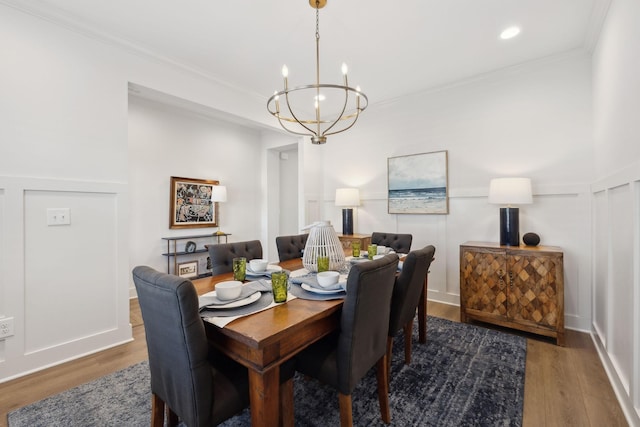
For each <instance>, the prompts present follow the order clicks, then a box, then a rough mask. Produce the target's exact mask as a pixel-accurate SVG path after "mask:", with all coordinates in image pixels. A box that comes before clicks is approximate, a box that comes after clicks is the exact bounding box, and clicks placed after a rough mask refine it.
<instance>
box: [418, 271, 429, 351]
mask: <svg viewBox="0 0 640 427" xmlns="http://www.w3.org/2000/svg"><path fill="white" fill-rule="evenodd" d="M428 287H429V272H427V275H426V276H425V277H424V284H423V285H422V293H421V294H420V303H419V304H418V339H419V341H420V342H421V343H422V344H424V343H426V342H427V289H428Z"/></svg>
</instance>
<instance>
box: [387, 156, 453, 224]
mask: <svg viewBox="0 0 640 427" xmlns="http://www.w3.org/2000/svg"><path fill="white" fill-rule="evenodd" d="M387 168H388V169H387V170H388V191H389V195H388V199H387V200H388V211H389V213H390V214H448V213H449V185H448V171H447V151H446V150H445V151H434V152H432V153H422V154H411V155H408V156H399V157H390V158H388V159H387Z"/></svg>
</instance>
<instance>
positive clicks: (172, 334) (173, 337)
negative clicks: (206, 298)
mask: <svg viewBox="0 0 640 427" xmlns="http://www.w3.org/2000/svg"><path fill="white" fill-rule="evenodd" d="M133 282H134V284H135V286H136V292H137V293H138V301H139V303H140V311H141V312H142V320H143V322H144V329H145V335H146V339H147V351H148V353H149V369H150V371H151V393H152V394H151V425H152V427H156V426H157V427H161V426H164V411H165V405H166V406H167V408H166V413H167V418H168V419H167V425H168V426H174V425H177V424H178V419H180V420H181V421H182V422H183V423H184V424H185V425H187V426H189V427H194V426H212V425H217V424H219V423H221V422H223V421H224V420H226V419H228V418H231V417H232V416H234V415H235V414H237V413H238V412H240V411H242V410H243V409H244V408H245V407H247V406H248V405H249V385H248V373H247V369H246V368H245V367H244V366H242V365H240V364H238V363H236V362H235V361H233V360H231V359H230V358H228V357H227V356H225V355H224V354H222V353H220V352H219V351H217V350H215V349H214V348H213V346H212V345H210V343H209V342H208V341H207V336H206V333H205V329H204V323H203V321H202V319H201V318H200V315H199V312H198V295H197V293H196V289H195V287H194V285H193V283H191V281H189V280H187V279H184V278H181V277H178V276H174V275H169V274H165V273H160V272H158V271H156V270H154V269H152V268H150V267H144V266H139V267H136V268H134V269H133ZM294 373H295V371H294V369H293V362H286V363H285V364H283V365H282V366H281V367H280V383H281V387H280V390H281V391H280V402H281V405H283V406H281V413H282V414H284V418H283V419H282V424H283V425H287V426H291V425H293V409H292V408H288V409H289V410H287V411H282V409H283V407H285V406H287V405H293V374H294Z"/></svg>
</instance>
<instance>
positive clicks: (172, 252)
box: [162, 233, 231, 277]
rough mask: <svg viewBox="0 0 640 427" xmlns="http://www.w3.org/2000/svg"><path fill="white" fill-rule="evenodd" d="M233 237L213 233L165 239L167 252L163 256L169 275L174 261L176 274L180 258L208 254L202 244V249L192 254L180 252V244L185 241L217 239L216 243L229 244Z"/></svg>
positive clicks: (201, 275)
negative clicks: (229, 239)
mask: <svg viewBox="0 0 640 427" xmlns="http://www.w3.org/2000/svg"><path fill="white" fill-rule="evenodd" d="M229 236H231V233H211V234H193V235H190V236H171V237H163V238H162V240H166V241H167V252H165V253H163V254H162V255H163V256H166V257H167V274H171V260H173V271H174V274H175V272H176V271H178V258H179V257H181V256H184V255H194V254H201V253H206V252H208V250H207V248H205V247H204V244H205V243H203V244H202V248H200V249H196V250H194V251H192V252H187V251H184V250H181V251H178V242H180V241H183V240H200V239H211V240H213V239H216V240H215V243H216V244H220V243H228V238H229ZM221 238H224V242H221V241H220V239H221ZM210 275H211V273H204V274H199V275H198V276H199V277H206V276H210Z"/></svg>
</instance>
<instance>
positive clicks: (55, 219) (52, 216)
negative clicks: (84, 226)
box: [47, 208, 71, 225]
mask: <svg viewBox="0 0 640 427" xmlns="http://www.w3.org/2000/svg"><path fill="white" fill-rule="evenodd" d="M69 224H71V213H70V209H69V208H48V209H47V225H69Z"/></svg>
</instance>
